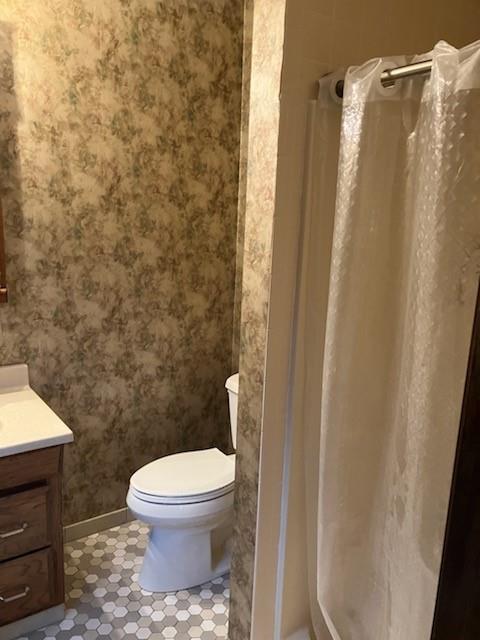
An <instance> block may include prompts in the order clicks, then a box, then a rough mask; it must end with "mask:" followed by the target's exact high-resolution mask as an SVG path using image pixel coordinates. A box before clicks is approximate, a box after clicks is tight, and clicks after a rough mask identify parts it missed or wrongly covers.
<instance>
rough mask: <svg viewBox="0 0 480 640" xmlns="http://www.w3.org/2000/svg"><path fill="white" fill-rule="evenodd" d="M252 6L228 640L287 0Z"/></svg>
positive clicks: (234, 609) (242, 555) (239, 626)
mask: <svg viewBox="0 0 480 640" xmlns="http://www.w3.org/2000/svg"><path fill="white" fill-rule="evenodd" d="M246 9H247V11H250V12H252V11H253V14H252V13H250V15H247V16H246V17H245V26H246V29H247V34H246V35H247V37H246V42H247V43H248V42H250V43H251V44H250V47H251V62H250V66H251V75H250V84H249V85H247V86H246V87H245V88H246V90H247V91H248V88H249V108H250V113H249V121H248V149H247V158H246V159H245V158H242V160H244V161H245V163H246V164H245V169H246V174H242V173H241V174H240V175H241V176H242V175H243V176H244V177H245V179H246V183H245V185H244V188H245V209H244V211H243V212H242V208H241V206H240V219H241V216H242V215H244V216H245V220H244V224H245V230H244V246H243V278H242V299H241V340H240V395H239V406H238V435H237V460H236V477H235V522H234V544H233V559H232V575H231V607H230V618H229V620H230V622H229V638H230V640H248V638H250V626H251V614H252V593H253V577H254V575H253V574H254V561H255V536H256V524H257V518H256V514H257V503H258V495H257V494H258V463H259V456H260V441H261V426H262V410H263V383H264V370H265V349H266V339H267V321H268V304H269V295H270V276H271V259H272V236H273V219H274V210H275V186H276V177H277V154H278V149H277V146H278V125H279V110H280V101H279V95H280V92H279V89H280V79H281V71H282V60H283V37H284V20H285V1H284V0H254V1H253V2H249V3H248V5H247V7H246ZM250 29H251V32H249V30H250ZM241 204H242V201H240V205H241Z"/></svg>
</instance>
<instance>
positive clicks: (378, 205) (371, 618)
mask: <svg viewBox="0 0 480 640" xmlns="http://www.w3.org/2000/svg"><path fill="white" fill-rule="evenodd" d="M426 58H433V66H432V73H431V76H430V78H429V79H427V80H422V79H419V78H412V79H408V80H403V81H401V82H397V83H396V85H395V86H394V87H392V88H384V87H383V86H382V85H381V82H380V75H381V73H382V71H384V70H385V69H387V68H392V67H396V66H399V65H404V64H407V63H410V62H412V61H415V60H416V59H418V60H420V59H426ZM334 84H335V78H333V80H332V78H331V76H330V77H329V78H326V79H324V80H322V82H321V83H320V93H319V100H318V103H317V105H316V107H315V114H314V115H315V117H314V121H313V124H312V131H311V134H312V135H311V142H312V144H311V146H310V152H309V153H310V157H309V162H308V164H309V172H308V179H307V188H306V220H305V239H306V240H305V243H306V248H305V252H304V262H303V269H302V272H303V277H302V287H301V294H300V307H301V312H300V318H299V327H300V331H301V333H303V336H304V343H303V355H302V358H303V365H304V366H303V371H302V376H303V381H302V387H303V390H304V396H303V403H302V405H303V424H304V426H305V430H306V456H305V459H306V496H307V512H308V516H309V522H308V523H307V530H308V531H307V537H308V548H309V554H310V563H309V565H310V576H309V580H310V592H311V610H312V620H313V625H314V628H315V632H316V635H317V638H319V639H320V640H326V639H327V638H328V639H329V638H333V639H334V640H429V638H430V632H431V625H432V620H433V612H434V605H435V598H436V590H437V583H438V575H439V569H440V562H441V553H442V547H443V537H444V531H445V523H446V515H447V508H448V499H449V492H450V485H451V477H452V469H453V460H454V453H455V446H456V439H457V433H458V426H459V419H460V412H461V403H462V395H463V387H464V382H465V374H466V367H467V358H468V348H469V342H470V337H471V327H472V322H473V310H474V302H475V296H476V290H477V286H478V277H479V273H480V43H475V44H473V45H471V46H469V47H465V48H463V49H460V50H458V49H455V48H454V47H452V46H450V45H448V44H447V43H445V42H440V43H439V44H438V45H437V46H436V47H435V49H434V51H433V52H431V53H429V54H425V55H422V56H418V57H417V58H415V59H413V60H412V59H411V58H408V59H406V58H403V57H395V58H385V59H376V60H372V61H370V62H368V63H366V64H365V65H363V66H361V67H357V68H352V69H349V70H348V72H347V74H346V77H345V95H344V99H343V105H342V104H340V101H339V100H338V99H336V97H335V95H334V92H333V91H332V87H333V86H334ZM337 165H338V166H337ZM335 175H337V180H336V181H335ZM327 629H328V631H327Z"/></svg>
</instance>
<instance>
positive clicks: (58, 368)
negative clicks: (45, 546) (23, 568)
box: [0, 0, 243, 523]
mask: <svg viewBox="0 0 480 640" xmlns="http://www.w3.org/2000/svg"><path fill="white" fill-rule="evenodd" d="M242 20H243V16H242V2H241V1H240V0H235V1H232V0H102V2H98V0H42V1H40V0H31V1H28V2H25V1H24V0H2V2H1V3H0V193H1V197H2V199H3V205H4V210H5V215H6V245H7V260H8V276H9V284H10V300H11V302H10V303H9V304H8V305H5V306H3V307H0V364H10V363H15V362H27V363H28V364H29V366H30V372H31V383H32V386H33V387H34V388H35V390H37V391H38V392H39V393H40V394H41V395H42V397H43V398H44V399H45V400H47V401H48V402H49V403H50V404H51V406H52V407H53V409H54V410H55V411H57V413H58V414H59V415H60V416H61V417H62V418H63V419H64V420H65V421H66V423H67V424H68V425H70V426H71V428H72V429H73V431H74V433H75V443H74V444H73V445H71V446H69V447H68V448H67V451H66V459H65V521H66V522H67V523H69V522H73V521H77V520H81V519H84V518H87V517H91V516H94V515H96V514H99V513H103V512H107V511H109V510H112V509H117V508H120V507H123V506H124V499H125V492H126V489H127V483H128V479H129V476H130V474H131V473H132V472H133V471H134V470H135V469H136V468H138V467H139V466H141V465H143V464H145V463H146V462H148V461H149V460H151V459H153V458H155V457H158V456H160V455H164V454H167V453H171V452H175V451H178V450H181V449H187V448H197V447H208V446H211V445H214V444H216V445H221V446H225V445H226V444H227V443H228V417H227V398H226V393H225V390H224V387H223V384H224V381H225V378H226V376H227V375H228V374H230V373H231V357H232V317H233V303H234V278H235V243H236V213H237V212H236V205H237V195H238V179H237V176H238V148H239V121H240V98H241V95H240V94H241V63H242Z"/></svg>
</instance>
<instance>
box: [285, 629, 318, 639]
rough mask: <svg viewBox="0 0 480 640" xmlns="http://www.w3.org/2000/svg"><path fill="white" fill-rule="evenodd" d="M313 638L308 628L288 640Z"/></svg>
mask: <svg viewBox="0 0 480 640" xmlns="http://www.w3.org/2000/svg"><path fill="white" fill-rule="evenodd" d="M311 638H312V636H311V635H310V632H309V630H308V627H302V628H301V629H299V630H298V631H295V633H292V635H290V636H288V638H287V640H311Z"/></svg>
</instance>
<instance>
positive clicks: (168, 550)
mask: <svg viewBox="0 0 480 640" xmlns="http://www.w3.org/2000/svg"><path fill="white" fill-rule="evenodd" d="M238 378H239V376H238V373H236V374H234V375H232V376H230V377H229V378H228V379H227V381H226V383H225V387H226V389H227V392H228V404H229V410H230V427H231V433H232V442H233V447H234V448H235V447H236V431H237V399H238ZM234 480H235V454H231V455H225V454H224V453H222V452H221V451H219V450H218V449H216V448H213V449H205V450H203V451H187V452H184V453H177V454H173V455H170V456H165V457H163V458H159V459H158V460H154V461H153V462H150V463H149V464H147V465H145V466H144V467H142V468H141V469H139V470H138V471H136V472H135V473H134V474H133V476H132V477H131V479H130V487H129V490H128V495H127V505H128V508H129V509H130V511H131V512H132V514H133V515H134V516H135V517H136V518H137V519H138V520H141V521H142V522H145V523H146V524H148V525H150V535H149V540H148V545H147V548H146V550H145V556H144V558H143V565H142V569H141V572H140V575H139V579H138V582H139V584H140V586H141V587H142V589H145V590H146V591H155V592H166V591H180V590H182V589H188V588H190V587H193V586H196V585H199V584H202V583H204V582H208V581H209V580H212V579H214V578H216V577H218V576H221V575H223V574H225V573H226V572H227V571H228V570H229V568H230V540H231V532H232V522H233V487H234Z"/></svg>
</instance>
